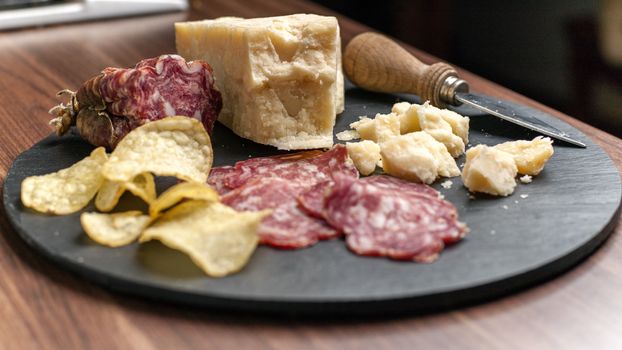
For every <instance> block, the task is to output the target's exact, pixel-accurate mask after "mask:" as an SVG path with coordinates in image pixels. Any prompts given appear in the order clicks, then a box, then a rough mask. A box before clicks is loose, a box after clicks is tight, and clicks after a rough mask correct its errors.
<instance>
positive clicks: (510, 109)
mask: <svg viewBox="0 0 622 350" xmlns="http://www.w3.org/2000/svg"><path fill="white" fill-rule="evenodd" d="M454 99H455V100H456V101H459V102H462V103H464V104H465V105H468V106H471V107H473V108H476V109H479V110H482V111H484V112H486V113H489V114H492V115H494V116H497V117H499V118H501V119H503V120H507V121H508V122H510V123H514V124H517V125H520V126H522V127H525V128H527V129H531V130H533V131H536V132H538V133H540V134H544V135H546V136H550V137H552V138H555V139H558V140H562V141H564V142H568V143H570V144H573V145H575V146H579V147H583V148H585V147H586V146H585V144H584V143H583V142H581V141H577V140H575V139H573V138H571V137H570V135H568V134H566V133H564V132H562V131H561V130H559V129H557V128H555V127H554V126H552V125H549V124H547V123H545V122H544V121H542V120H541V119H540V118H537V117H536V116H533V115H532V114H533V110H530V111H529V113H521V108H520V106H517V105H514V104H512V105H511V104H510V103H508V102H506V101H503V100H499V99H496V98H491V97H489V96H485V95H480V94H474V93H468V92H456V93H455V95H454Z"/></svg>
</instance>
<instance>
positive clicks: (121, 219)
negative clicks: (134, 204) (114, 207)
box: [80, 210, 151, 247]
mask: <svg viewBox="0 0 622 350" xmlns="http://www.w3.org/2000/svg"><path fill="white" fill-rule="evenodd" d="M150 222H151V218H150V217H149V215H143V213H142V212H140V211H138V210H132V211H126V212H123V213H114V214H102V213H82V215H80V223H81V224H82V228H83V229H84V232H86V234H87V236H89V237H90V238H91V239H92V240H94V241H95V242H97V243H99V244H103V245H106V246H109V247H120V246H124V245H126V244H130V243H132V242H133V241H135V240H136V239H137V238H138V237H139V236H140V234H141V233H142V232H143V230H144V229H145V227H147V225H149V223H150Z"/></svg>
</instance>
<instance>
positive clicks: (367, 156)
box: [346, 140, 380, 175]
mask: <svg viewBox="0 0 622 350" xmlns="http://www.w3.org/2000/svg"><path fill="white" fill-rule="evenodd" d="M346 149H347V150H348V155H349V156H350V159H352V162H353V163H354V166H355V167H356V169H357V170H358V171H359V173H361V174H362V175H369V174H371V173H373V172H374V170H376V165H377V164H378V162H379V161H380V146H378V144H377V143H375V142H373V141H370V140H363V141H360V142H348V143H346Z"/></svg>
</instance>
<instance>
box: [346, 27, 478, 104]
mask: <svg viewBox="0 0 622 350" xmlns="http://www.w3.org/2000/svg"><path fill="white" fill-rule="evenodd" d="M343 68H344V71H345V74H346V76H347V77H348V78H349V79H350V81H352V82H353V83H354V84H356V85H358V86H360V87H362V88H364V89H367V90H371V91H378V92H388V93H411V94H416V95H419V97H420V98H421V100H422V102H423V101H430V103H431V104H433V105H435V106H438V107H446V106H447V103H448V102H449V103H452V102H453V95H452V96H444V95H443V93H445V95H447V91H446V90H447V84H446V81H447V78H448V77H450V76H453V77H456V78H457V77H458V73H457V72H456V70H455V69H454V68H453V67H452V66H450V65H448V64H446V63H441V62H439V63H435V64H433V65H427V64H424V63H422V62H421V61H419V60H418V59H417V58H416V57H415V56H413V55H411V54H410V53H409V52H407V51H406V50H404V49H403V48H402V47H401V46H399V45H398V44H397V43H396V42H395V41H393V40H391V39H389V38H387V37H386V36H384V35H380V34H377V33H371V32H367V33H363V34H359V35H357V36H356V37H354V39H352V40H351V41H350V42H349V43H348V45H347V46H346V49H345V52H344V54H343ZM454 80H456V79H454ZM460 81H461V82H463V83H464V84H465V85H466V83H465V82H464V81H462V80H460ZM444 84H445V87H444V86H443V85H444Z"/></svg>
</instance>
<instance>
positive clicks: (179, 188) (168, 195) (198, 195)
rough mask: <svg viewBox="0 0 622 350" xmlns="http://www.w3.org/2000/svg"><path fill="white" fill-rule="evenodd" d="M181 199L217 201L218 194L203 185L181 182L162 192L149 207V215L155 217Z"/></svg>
mask: <svg viewBox="0 0 622 350" xmlns="http://www.w3.org/2000/svg"><path fill="white" fill-rule="evenodd" d="M183 199H196V200H204V201H209V202H215V201H218V192H216V191H215V190H214V189H213V188H211V187H210V186H208V185H207V184H204V183H198V182H182V183H179V184H177V185H175V186H172V187H171V188H169V189H168V190H166V191H164V193H162V194H161V195H160V196H159V197H158V199H156V200H155V201H154V202H153V203H151V205H150V206H149V215H151V217H152V218H153V217H156V216H158V214H160V212H161V211H164V210H166V209H168V208H170V207H172V206H174V205H175V204H177V203H179V202H180V201H181V200H183Z"/></svg>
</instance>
